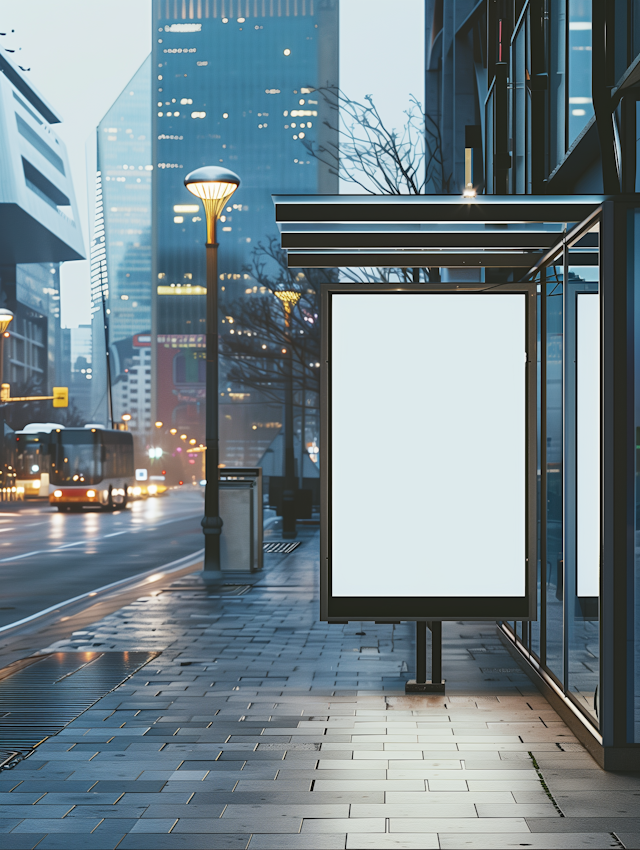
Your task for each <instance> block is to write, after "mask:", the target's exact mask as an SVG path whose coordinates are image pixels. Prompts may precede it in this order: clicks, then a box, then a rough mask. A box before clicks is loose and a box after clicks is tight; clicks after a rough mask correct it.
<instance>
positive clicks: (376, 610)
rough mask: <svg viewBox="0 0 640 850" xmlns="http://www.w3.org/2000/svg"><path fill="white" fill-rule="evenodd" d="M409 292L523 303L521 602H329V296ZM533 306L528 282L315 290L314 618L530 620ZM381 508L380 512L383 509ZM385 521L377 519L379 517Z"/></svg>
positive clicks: (533, 607)
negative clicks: (511, 298) (518, 298)
mask: <svg viewBox="0 0 640 850" xmlns="http://www.w3.org/2000/svg"><path fill="white" fill-rule="evenodd" d="M365 292H369V293H374V294H380V295H381V296H382V295H384V294H385V293H409V294H412V295H416V294H419V295H423V296H424V297H425V298H426V297H428V296H429V295H431V294H434V293H440V294H443V293H444V294H454V293H465V294H477V295H478V297H481V296H485V297H491V295H492V294H523V295H524V296H525V298H526V302H525V310H526V312H525V322H526V330H525V340H526V350H527V362H526V411H525V423H526V433H525V440H526V447H525V452H526V496H525V510H526V520H525V533H526V540H525V551H524V552H523V558H524V559H525V563H524V569H525V595H524V596H522V597H520V596H517V597H423V596H420V597H418V596H416V597H407V596H398V597H388V596H385V597H351V596H349V597H347V596H345V597H336V596H333V595H332V592H331V587H332V561H331V535H332V516H331V510H332V505H331V490H332V478H331V465H332V464H331V462H332V433H331V419H332V410H331V389H332V381H331V365H332V364H331V342H332V330H331V322H332V309H331V308H332V299H333V298H334V297H336V296H340V295H343V294H364V293H365ZM536 301H537V285H536V283H535V282H532V283H505V284H498V285H495V284H494V285H487V284H486V283H478V282H474V283H472V282H469V283H466V282H461V283H448V284H440V283H438V284H428V285H426V286H415V285H414V286H405V285H396V284H391V285H387V284H377V283H374V284H330V285H328V286H324V287H323V288H322V301H321V328H322V354H321V377H320V380H321V401H320V407H321V411H320V421H321V424H320V434H321V445H322V452H321V457H320V469H321V473H320V500H321V506H322V510H321V520H320V618H321V620H325V621H328V622H348V621H350V620H357V621H371V620H373V621H376V622H380V623H390V622H398V621H400V620H404V621H407V620H411V621H413V620H415V621H431V620H436V621H438V620H491V621H495V620H535V619H536V616H537V604H536V603H537V577H536V561H537V546H536V535H537V528H536V524H537V520H536V499H537V487H536V475H537V461H536V417H537V362H536ZM383 510H384V509H383ZM381 521H384V517H383V516H382V517H381Z"/></svg>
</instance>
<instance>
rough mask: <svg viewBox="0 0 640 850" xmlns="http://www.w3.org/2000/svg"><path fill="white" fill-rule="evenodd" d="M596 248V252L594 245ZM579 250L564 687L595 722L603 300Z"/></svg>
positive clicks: (573, 282)
mask: <svg viewBox="0 0 640 850" xmlns="http://www.w3.org/2000/svg"><path fill="white" fill-rule="evenodd" d="M592 235H594V234H593V233H592V234H589V236H592ZM595 251H596V258H597V248H595ZM576 253H577V250H576V251H574V250H573V249H571V250H569V252H568V267H567V268H568V274H567V281H566V286H565V322H564V324H565V342H564V348H565V373H564V377H565V387H564V410H565V424H564V430H565V446H564V455H565V464H564V479H565V480H564V485H565V486H564V492H565V529H564V538H565V540H564V604H565V611H564V617H565V647H566V649H565V658H566V683H565V686H566V689H567V691H568V693H570V694H571V695H573V697H574V698H575V699H576V700H577V702H578V704H579V705H580V707H581V708H582V710H583V711H585V712H586V713H588V714H590V715H591V716H592V719H594V720H596V719H597V708H596V702H595V700H596V694H597V685H598V679H599V658H600V648H599V623H598V597H599V595H600V549H601V542H600V515H601V502H600V493H601V475H600V443H601V434H600V419H601V410H600V299H599V292H598V266H597V265H591V266H577V265H573V262H572V261H573V259H574V256H575V254H576ZM580 253H581V254H582V253H583V251H582V249H581V251H580Z"/></svg>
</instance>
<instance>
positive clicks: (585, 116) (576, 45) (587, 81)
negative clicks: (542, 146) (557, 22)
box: [567, 0, 593, 146]
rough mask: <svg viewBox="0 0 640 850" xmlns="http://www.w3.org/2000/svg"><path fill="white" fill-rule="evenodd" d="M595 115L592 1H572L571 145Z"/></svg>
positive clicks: (570, 25) (570, 19) (570, 21)
mask: <svg viewBox="0 0 640 850" xmlns="http://www.w3.org/2000/svg"><path fill="white" fill-rule="evenodd" d="M592 115H593V101H592V99H591V0H569V122H568V125H569V138H568V139H567V143H568V145H569V146H570V145H571V144H572V143H573V141H574V139H575V138H576V137H577V136H578V134H579V133H580V131H581V130H582V128H583V127H584V126H585V125H586V123H587V122H588V121H589V119H590V118H591V116H592Z"/></svg>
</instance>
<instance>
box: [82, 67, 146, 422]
mask: <svg viewBox="0 0 640 850" xmlns="http://www.w3.org/2000/svg"><path fill="white" fill-rule="evenodd" d="M150 98H151V57H148V58H147V59H146V60H145V62H143V64H142V65H141V66H140V68H139V69H138V71H137V72H136V74H135V75H134V76H133V77H132V79H131V81H130V82H129V83H128V84H127V86H125V88H124V89H123V91H122V93H121V94H120V95H119V97H118V99H117V100H116V101H115V103H114V104H113V106H112V107H111V109H110V110H109V111H108V112H107V114H106V115H105V116H104V118H103V119H102V121H101V122H100V124H99V125H98V128H97V151H98V162H97V165H98V173H97V182H96V215H95V225H94V234H93V240H92V246H91V261H92V262H91V269H92V272H91V289H92V313H93V320H92V326H93V367H92V368H93V370H94V372H93V374H94V376H95V377H94V379H93V381H92V383H93V388H94V396H93V404H92V406H93V410H92V413H91V418H92V420H93V421H104V422H105V424H106V420H107V417H108V411H107V392H106V367H105V334H104V315H105V312H104V311H106V318H107V323H108V326H109V328H108V329H109V351H110V371H111V380H112V384H113V413H114V418H115V419H116V420H118V421H119V420H120V417H121V415H122V414H123V413H130V414H131V416H132V420H131V429H132V430H133V431H136V432H144V431H147V430H148V428H149V425H150V387H151V379H150V374H149V371H150V364H149V351H150V336H149V334H150V331H151V172H152V167H153V166H152V163H151V113H150V107H151V100H150ZM103 295H104V300H103ZM143 349H144V350H143ZM134 372H135V383H136V392H135V394H133V393H132V392H130V388H129V383H130V382H131V381H132V380H134V379H133V378H132V373H134Z"/></svg>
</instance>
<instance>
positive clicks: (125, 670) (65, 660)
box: [0, 652, 158, 762]
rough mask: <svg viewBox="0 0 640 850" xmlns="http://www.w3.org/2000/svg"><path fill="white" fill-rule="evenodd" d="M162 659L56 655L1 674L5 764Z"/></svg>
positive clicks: (0, 752)
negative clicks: (137, 672) (10, 757)
mask: <svg viewBox="0 0 640 850" xmlns="http://www.w3.org/2000/svg"><path fill="white" fill-rule="evenodd" d="M157 655H158V653H157V652H54V653H52V654H51V655H42V656H34V657H32V658H28V659H24V662H21V663H20V666H19V668H18V669H12V668H11V667H10V668H8V671H4V670H2V671H0V707H1V709H0V762H2V761H4V759H5V758H6V756H7V754H8V753H10V752H14V753H15V752H16V751H19V752H21V753H24V752H26V751H27V750H30V749H32V748H33V747H35V746H36V745H37V744H39V743H40V742H41V741H43V740H44V739H45V738H48V737H50V736H51V735H56V734H57V733H58V732H59V731H60V730H61V729H63V728H64V727H65V726H66V725H67V723H70V722H71V721H72V720H75V719H76V717H78V716H79V715H80V714H82V712H83V711H86V709H87V708H89V707H90V706H92V705H93V704H94V703H95V702H96V701H97V700H99V699H100V698H101V697H103V696H104V695H105V694H107V693H109V691H112V690H113V689H114V688H116V687H117V686H118V685H120V684H121V683H122V682H124V681H125V679H128V678H129V676H131V675H132V674H133V673H135V672H136V671H137V670H139V669H140V668H141V667H143V666H144V665H145V664H147V663H148V662H149V661H151V660H152V659H153V658H155V657H156V656H157ZM26 662H29V663H28V666H27V665H26ZM3 674H6V675H3Z"/></svg>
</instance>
